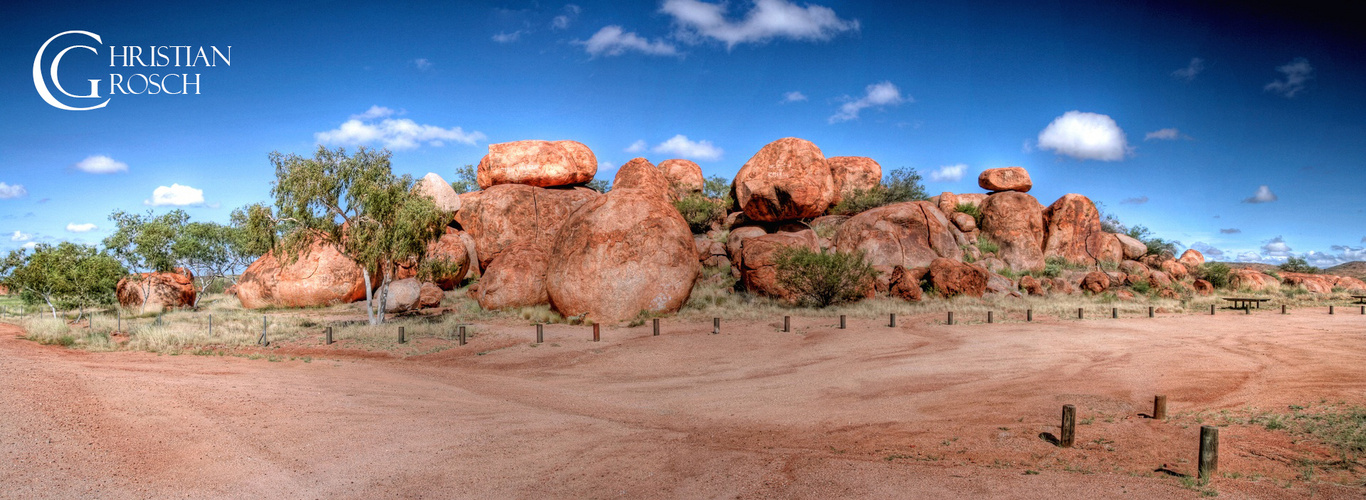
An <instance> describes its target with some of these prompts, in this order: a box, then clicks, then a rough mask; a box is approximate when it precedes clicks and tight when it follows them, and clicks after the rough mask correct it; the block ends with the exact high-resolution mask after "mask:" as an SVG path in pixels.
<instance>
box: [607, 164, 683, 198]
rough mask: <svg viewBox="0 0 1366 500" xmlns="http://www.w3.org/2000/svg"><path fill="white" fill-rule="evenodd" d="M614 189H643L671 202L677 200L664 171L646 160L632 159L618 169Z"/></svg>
mask: <svg viewBox="0 0 1366 500" xmlns="http://www.w3.org/2000/svg"><path fill="white" fill-rule="evenodd" d="M612 189H642V190H645V191H649V192H651V193H655V194H657V195H659V196H662V197H665V198H668V199H670V200H673V199H676V198H677V196H676V195H675V193H674V190H673V188H672V187H670V183H669V178H668V177H666V176H665V175H664V171H663V170H660V169H658V168H655V166H654V164H652V163H650V160H646V159H644V158H632V159H631V161H628V162H626V164H625V165H622V166H621V168H618V169H617V176H616V177H615V178H614V179H612Z"/></svg>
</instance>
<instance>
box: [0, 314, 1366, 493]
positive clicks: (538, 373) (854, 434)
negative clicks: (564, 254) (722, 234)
mask: <svg viewBox="0 0 1366 500" xmlns="http://www.w3.org/2000/svg"><path fill="white" fill-rule="evenodd" d="M937 319H938V318H937V317H936V318H925V317H922V318H901V321H900V322H901V325H900V326H899V327H897V328H889V327H887V326H886V324H885V323H884V322H883V320H876V321H875V320H854V319H851V320H850V325H849V329H847V330H839V329H836V328H835V324H836V322H835V321H834V320H833V318H832V319H812V318H793V323H794V324H793V326H794V330H795V331H794V332H793V333H782V332H780V331H779V330H780V328H781V320H780V319H778V320H777V321H774V322H771V323H765V322H746V323H740V322H727V323H726V324H724V325H723V331H722V334H720V335H710V334H709V333H710V330H711V325H710V322H696V323H692V324H683V323H679V322H678V321H677V320H671V319H665V320H664V328H663V335H662V336H659V337H652V336H650V327H649V325H648V324H647V325H645V326H642V327H637V328H612V329H604V330H603V340H602V342H597V343H594V342H591V341H590V340H591V329H590V328H587V327H582V326H570V325H549V326H547V327H546V342H545V343H544V344H541V345H538V346H533V345H531V344H530V342H531V341H532V340H534V338H535V333H534V327H529V326H511V325H503V326H485V327H484V328H483V330H484V331H486V332H488V333H486V334H484V335H481V336H480V337H478V338H477V339H475V340H474V341H472V342H471V344H470V345H468V346H465V347H459V348H452V349H448V350H445V351H442V352H439V353H437V354H431V355H426V356H420V357H408V358H404V359H384V358H380V359H373V358H365V357H360V356H353V355H348V354H347V353H348V352H350V351H347V350H346V349H344V346H339V345H334V346H319V345H317V344H316V343H311V344H309V345H293V346H282V347H279V348H277V350H274V351H273V352H274V353H275V354H278V355H281V356H285V359H288V356H291V355H294V356H303V355H305V354H307V355H309V356H311V362H304V361H302V360H294V361H288V360H286V361H280V362H272V361H268V360H265V359H248V358H245V357H240V356H193V355H179V356H170V355H161V356H159V355H156V354H148V353H139V352H116V353H87V352H83V351H74V350H69V349H64V348H61V347H55V346H42V345H37V344H35V343H33V342H29V341H26V340H22V339H18V338H16V336H17V335H19V334H21V331H20V330H19V329H18V328H16V327H14V326H11V325H0V497H6V498H35V497H68V498H69V497H97V498H125V497H135V498H145V497H170V496H178V497H194V498H202V497H236V498H247V497H250V498H276V497H279V498H332V497H344V498H377V497H441V498H445V497H462V498H546V497H555V498H564V497H568V498H658V497H670V498H677V497H684V498H721V497H728V498H756V497H764V498H767V497H782V498H831V497H873V498H948V497H973V498H1048V499H1052V498H1059V497H1068V498H1102V497H1108V498H1124V497H1138V496H1141V497H1147V498H1173V497H1175V498H1194V497H1198V496H1200V492H1199V491H1196V490H1193V489H1190V488H1183V487H1182V481H1181V480H1180V478H1179V477H1177V476H1175V475H1173V474H1193V473H1194V469H1195V465H1194V463H1195V458H1196V450H1197V444H1198V435H1199V424H1198V423H1196V422H1195V421H1194V420H1193V419H1194V417H1193V416H1191V413H1193V412H1199V411H1215V412H1217V411H1219V410H1231V411H1239V410H1242V409H1246V408H1248V407H1260V408H1265V409H1277V410H1283V409H1285V408H1286V407H1287V405H1291V404H1305V403H1310V402H1317V401H1319V400H1328V401H1338V400H1341V401H1345V402H1347V403H1349V404H1366V370H1363V369H1362V367H1363V366H1366V317H1363V316H1353V315H1342V314H1339V315H1336V316H1328V315H1326V314H1324V313H1323V312H1315V311H1310V310H1306V311H1301V312H1297V313H1296V314H1293V315H1289V316H1281V315H1279V314H1274V313H1271V312H1258V313H1256V314H1253V315H1247V316H1245V315H1241V314H1223V315H1219V316H1214V317H1210V316H1202V315H1190V316H1169V317H1159V318H1157V319H1147V318H1141V319H1120V320H1111V319H1095V320H1086V321H1070V320H1058V319H1050V318H1042V319H1040V320H1039V321H1036V322H1034V323H1023V322H1019V321H1011V322H1004V323H997V324H990V325H988V324H960V325H954V326H944V325H938V324H935V323H936V321H935V320H937ZM423 342H432V343H436V342H444V341H442V340H436V339H424V340H423ZM1155 394H1166V395H1167V396H1168V398H1169V400H1170V403H1169V413H1170V414H1171V415H1173V416H1174V418H1172V419H1171V420H1169V421H1166V422H1161V421H1155V420H1152V419H1149V418H1146V413H1148V412H1149V411H1150V410H1151V401H1152V397H1153V395H1155ZM1068 403H1070V404H1074V405H1076V407H1077V412H1078V419H1079V421H1081V422H1082V424H1081V425H1078V427H1077V446H1076V447H1074V448H1071V449H1062V448H1058V447H1056V446H1054V445H1052V444H1050V443H1049V442H1047V441H1045V440H1044V439H1042V438H1041V437H1040V435H1041V433H1052V434H1056V433H1058V432H1059V431H1058V421H1059V416H1060V413H1061V407H1062V405H1063V404H1068ZM1305 456H1310V457H1313V456H1322V457H1323V458H1325V459H1329V458H1331V456H1332V454H1331V452H1330V451H1328V450H1326V449H1323V447H1322V446H1321V445H1318V444H1316V443H1309V442H1305V441H1298V442H1297V441H1295V440H1294V439H1291V438H1290V437H1289V436H1288V435H1286V434H1285V433H1284V432H1273V431H1267V430H1265V429H1263V428H1262V427H1259V426H1237V425H1235V426H1229V427H1225V428H1224V429H1222V430H1221V456H1220V460H1221V463H1220V471H1221V472H1222V473H1224V475H1225V476H1224V477H1220V478H1218V479H1216V480H1215V482H1214V483H1213V484H1212V485H1211V488H1212V489H1213V490H1217V491H1218V493H1219V496H1220V497H1221V498H1282V497H1303V496H1315V497H1320V498H1328V497H1350V498H1360V497H1362V496H1363V494H1366V489H1361V488H1356V489H1354V488H1351V487H1346V486H1340V485H1334V484H1329V483H1328V482H1326V481H1323V480H1318V481H1303V480H1294V479H1295V478H1296V477H1297V475H1298V474H1299V468H1297V465H1296V462H1295V460H1296V459H1297V457H1300V458H1302V457H1305ZM1159 469H1162V470H1164V471H1170V473H1167V472H1162V471H1159ZM1228 476H1239V477H1237V478H1234V477H1228ZM1288 480H1293V481H1290V482H1287V481H1288ZM1358 484H1359V483H1358Z"/></svg>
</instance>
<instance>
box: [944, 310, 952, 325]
mask: <svg viewBox="0 0 1366 500" xmlns="http://www.w3.org/2000/svg"><path fill="white" fill-rule="evenodd" d="M945 324H948V325H952V324H953V311H949V321H948V323H945Z"/></svg>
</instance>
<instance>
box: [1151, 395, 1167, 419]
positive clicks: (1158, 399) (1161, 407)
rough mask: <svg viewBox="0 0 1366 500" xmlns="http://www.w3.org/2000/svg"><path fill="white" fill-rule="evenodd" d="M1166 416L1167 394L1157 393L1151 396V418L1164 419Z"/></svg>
mask: <svg viewBox="0 0 1366 500" xmlns="http://www.w3.org/2000/svg"><path fill="white" fill-rule="evenodd" d="M1166 418H1167V396H1164V395H1160V394H1159V395H1157V396H1154V397H1153V420H1166Z"/></svg>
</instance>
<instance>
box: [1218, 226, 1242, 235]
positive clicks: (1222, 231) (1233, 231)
mask: <svg viewBox="0 0 1366 500" xmlns="http://www.w3.org/2000/svg"><path fill="white" fill-rule="evenodd" d="M1241 232H1243V230H1242V229H1238V228H1236V227H1230V228H1225V229H1220V230H1219V234H1238V233H1241Z"/></svg>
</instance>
